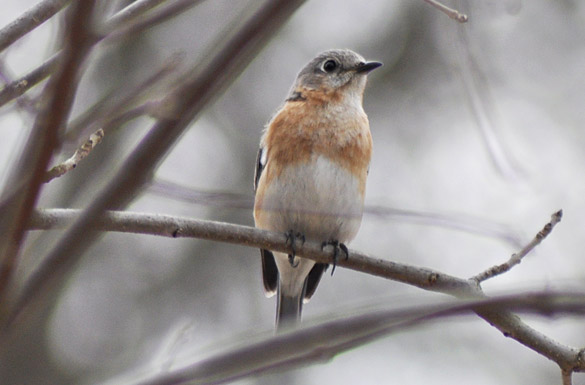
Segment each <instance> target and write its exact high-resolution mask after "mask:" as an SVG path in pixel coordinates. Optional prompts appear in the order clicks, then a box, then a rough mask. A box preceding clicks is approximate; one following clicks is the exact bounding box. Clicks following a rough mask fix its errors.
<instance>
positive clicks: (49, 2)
mask: <svg viewBox="0 0 585 385" xmlns="http://www.w3.org/2000/svg"><path fill="white" fill-rule="evenodd" d="M70 1H71V0H44V1H41V2H40V3H38V4H37V5H35V6H34V7H32V8H31V9H29V10H28V11H26V12H25V13H24V14H22V15H21V16H20V17H19V18H18V19H16V20H14V21H13V22H12V23H10V24H8V25H7V26H5V27H4V28H2V29H0V52H2V51H4V50H5V49H6V48H7V47H8V46H10V45H11V44H12V43H14V42H15V41H17V40H18V39H20V38H21V37H23V36H24V35H26V34H27V33H29V32H30V31H32V30H33V29H35V28H36V27H38V26H39V25H41V24H43V23H44V22H45V21H47V20H49V19H50V18H51V17H53V15H55V14H56V13H57V12H59V11H60V10H61V9H62V8H63V7H65V6H66V5H67V4H68V3H69V2H70Z"/></svg>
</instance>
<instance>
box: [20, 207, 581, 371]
mask: <svg viewBox="0 0 585 385" xmlns="http://www.w3.org/2000/svg"><path fill="white" fill-rule="evenodd" d="M81 213H82V212H81V211H79V210H71V209H53V210H42V211H37V212H36V213H35V215H34V216H33V219H32V223H31V225H32V226H33V227H32V228H34V229H55V228H65V227H68V226H70V225H71V224H72V223H78V221H76V220H77V218H78V216H79V215H81ZM73 226H75V224H73ZM86 229H88V228H86ZM91 230H93V231H95V230H101V231H121V232H130V233H140V234H151V235H159V236H165V237H177V238H178V237H194V238H200V239H207V240H212V241H220V242H226V243H232V244H239V245H243V246H248V247H255V248H264V249H270V250H274V251H281V252H284V253H288V252H290V245H289V244H288V243H287V241H286V236H285V235H284V234H279V233H274V232H270V231H265V230H260V229H255V228H252V227H246V226H239V225H234V224H228V223H220V222H213V221H205V220H197V219H187V218H178V217H171V216H163V215H152V214H137V213H129V212H107V213H106V214H105V215H103V216H101V217H100V219H99V220H95V221H93V222H92V227H91ZM88 231H89V230H88ZM295 246H296V247H295V248H296V252H297V254H298V255H302V256H303V257H305V258H310V259H313V260H315V261H317V262H321V263H331V262H332V259H333V251H332V250H331V248H326V249H325V250H322V249H321V244H320V243H319V242H312V241H306V242H305V243H304V244H303V245H295ZM337 265H338V266H343V267H347V268H349V269H352V270H356V271H360V272H363V273H367V274H370V275H375V276H378V277H382V278H386V279H391V280H394V281H398V282H402V283H406V284H409V285H412V286H416V287H418V288H421V289H424V290H429V291H433V292H439V293H444V294H449V295H451V296H454V297H457V298H462V299H466V300H471V299H482V300H483V299H485V298H486V297H485V295H484V294H483V292H482V290H481V288H480V287H479V285H477V283H476V282H475V281H473V280H467V279H461V278H457V277H454V276H450V275H448V274H445V273H442V272H439V271H436V270H431V269H427V268H422V267H416V266H411V265H406V264H400V263H395V262H391V261H387V260H384V259H377V258H372V257H370V256H368V255H365V254H363V253H360V252H358V251H355V250H350V252H349V257H348V258H347V259H344V258H342V259H339V260H337ZM476 313H477V314H478V315H479V316H480V317H481V318H483V319H484V320H486V321H487V322H488V323H489V324H491V325H492V326H494V327H495V328H497V329H498V330H500V331H501V332H502V333H503V334H504V335H505V336H506V337H510V338H513V339H514V340H516V341H518V342H519V343H521V344H523V345H525V346H527V347H528V348H530V349H532V350H534V351H536V352H537V353H539V354H541V355H543V356H545V357H547V358H548V359H550V360H552V361H554V362H556V363H557V364H558V365H559V366H560V367H561V368H563V369H570V370H579V371H584V370H585V362H584V361H583V360H581V359H580V353H579V350H577V349H575V348H572V347H568V346H566V345H563V344H561V343H559V342H557V341H554V340H552V339H551V338H549V337H547V336H546V335H544V334H542V333H540V332H538V331H537V330H535V329H533V328H531V327H530V326H528V325H527V324H525V323H524V322H522V320H521V319H520V318H519V317H518V316H516V315H515V314H512V313H510V312H509V311H506V310H498V311H494V310H493V309H479V308H478V309H476Z"/></svg>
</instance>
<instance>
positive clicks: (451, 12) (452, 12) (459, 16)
mask: <svg viewBox="0 0 585 385" xmlns="http://www.w3.org/2000/svg"><path fill="white" fill-rule="evenodd" d="M424 1H426V2H427V3H429V4H430V5H432V6H433V7H435V8H437V9H438V10H439V11H441V12H443V13H444V14H445V15H447V16H449V17H450V18H451V19H453V20H457V21H458V22H460V23H465V22H467V20H468V17H467V15H466V14H464V13H461V12H459V11H458V10H456V9H452V8H449V7H447V6H446V5H444V4H441V3H440V2H438V1H436V0H424Z"/></svg>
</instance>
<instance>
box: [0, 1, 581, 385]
mask: <svg viewBox="0 0 585 385" xmlns="http://www.w3.org/2000/svg"><path fill="white" fill-rule="evenodd" d="M35 3H36V2H35V1H30V0H5V1H4V2H3V11H2V12H1V13H0V25H1V26H4V25H6V24H8V23H9V22H11V21H12V20H14V19H15V18H17V17H18V16H19V15H21V14H22V13H23V12H24V11H25V10H26V9H28V8H30V7H31V6H32V5H34V4H35ZM99 3H100V7H101V8H102V10H101V12H102V13H103V14H105V15H108V14H111V13H113V12H115V11H116V10H118V9H120V8H121V7H122V5H123V4H120V2H117V1H106V2H99ZM446 3H447V5H450V6H452V7H454V8H457V9H458V10H460V11H462V12H464V13H467V14H468V15H469V22H468V23H466V24H459V23H457V22H455V21H454V20H451V19H449V18H448V17H447V16H445V15H444V14H442V13H440V12H438V11H437V10H435V9H434V8H432V7H431V6H429V5H428V4H426V3H425V2H424V1H422V0H419V1H412V0H402V1H399V0H392V1H390V0H371V1H368V2H361V1H356V0H345V1H339V0H314V1H309V2H307V3H306V4H305V5H303V6H302V7H301V8H300V9H299V10H298V11H297V12H296V13H295V14H294V16H293V17H292V18H291V19H290V20H289V21H288V22H287V23H286V25H285V26H284V28H283V29H282V30H281V31H280V32H279V33H278V34H277V35H276V36H275V37H274V38H273V40H272V41H271V42H270V43H269V45H268V46H267V47H266V48H265V49H264V50H263V51H262V52H261V53H260V54H259V55H258V56H257V57H256V59H255V60H254V61H253V62H252V63H251V64H250V65H249V66H248V68H247V69H246V71H245V72H243V74H242V75H241V76H240V77H239V78H238V79H237V80H236V82H235V83H234V84H233V86H231V87H230V88H229V89H228V90H227V91H226V92H225V94H224V95H223V96H222V97H221V98H220V99H218V100H217V101H216V102H215V103H214V104H213V105H212V106H211V107H210V108H208V109H207V110H206V111H205V112H204V113H203V114H202V115H201V116H200V118H199V119H198V120H197V121H196V122H194V123H193V124H192V126H191V127H190V129H189V130H188V131H187V132H186V133H185V135H184V136H183V137H182V139H181V140H180V141H179V142H178V144H177V145H176V146H175V148H174V149H173V151H172V152H171V153H170V154H169V155H168V157H167V158H166V160H165V161H164V163H163V164H162V165H161V166H160V167H159V168H158V170H157V172H156V175H155V178H154V180H153V183H152V184H151V186H150V187H148V188H147V189H146V190H145V191H144V192H143V193H142V194H141V195H140V197H139V198H138V199H136V200H135V201H134V203H133V204H132V205H131V207H129V210H132V211H139V212H151V213H161V214H168V215H178V216H186V217H193V218H201V219H212V220H217V221H225V222H231V223H237V224H243V225H250V226H251V225H253V218H252V200H253V191H252V178H253V172H254V161H255V156H256V151H257V148H258V142H259V139H260V135H261V132H262V129H263V127H264V125H265V124H266V122H267V121H268V120H269V119H270V117H271V115H272V114H273V113H274V112H275V111H276V110H277V108H278V107H279V106H280V103H282V101H283V100H284V98H285V97H286V95H287V93H288V90H289V88H290V86H291V85H292V82H293V80H294V79H295V77H296V74H297V72H298V71H299V70H300V69H301V67H303V66H304V65H305V64H306V63H307V62H308V61H309V60H310V59H311V58H313V57H314V56H315V55H316V54H317V53H319V52H320V51H323V50H326V49H330V48H350V49H353V50H355V51H356V52H359V53H360V54H361V55H363V56H364V57H365V58H366V59H370V60H378V61H382V62H384V66H383V67H382V68H380V69H378V70H376V71H374V72H373V73H372V74H371V75H370V76H369V83H368V88H367V90H366V95H365V99H364V108H365V110H366V112H367V114H368V116H369V118H370V123H371V130H372V136H373V140H374V156H373V160H372V164H371V167H370V174H369V179H368V185H367V194H366V205H367V212H366V214H365V215H364V218H363V223H362V227H361V230H360V232H359V234H358V236H357V238H356V239H355V240H354V241H353V243H352V244H351V245H350V246H351V248H354V249H357V250H360V251H362V252H365V253H368V254H370V255H372V256H376V257H379V258H383V259H387V260H391V261H397V262H402V263H408V264H412V265H417V266H424V267H429V268H433V269H437V270H439V271H442V272H445V273H448V274H451V275H455V276H459V277H462V278H466V277H471V276H473V275H475V274H477V273H479V272H481V271H483V270H484V269H486V268H488V267H490V266H492V265H494V264H498V263H502V262H504V261H505V260H507V259H508V258H509V256H510V255H511V254H512V253H514V252H515V251H517V250H519V249H520V248H521V246H522V245H523V244H525V243H527V242H528V241H530V240H531V239H532V237H534V235H535V234H536V232H538V231H539V230H540V229H541V228H542V226H543V225H544V224H545V223H546V222H548V221H549V219H550V215H551V214H552V213H553V212H555V211H556V210H558V209H561V208H562V209H563V210H564V217H563V221H562V223H561V224H560V225H559V226H558V227H557V228H555V230H554V232H553V233H552V234H551V236H550V237H549V238H547V239H546V240H545V242H544V243H543V244H542V245H540V246H539V247H537V248H536V250H535V251H534V252H533V253H532V254H530V255H529V256H528V257H527V258H526V259H525V260H524V261H523V263H522V264H521V265H520V266H518V267H516V268H515V269H513V270H512V271H511V272H509V273H507V274H505V275H503V276H500V277H498V278H495V279H492V280H490V281H488V282H487V283H486V284H485V285H484V288H485V290H486V293H487V294H504V293H512V292H514V293H516V292H519V291H520V292H522V291H534V290H564V289H570V290H580V289H582V288H583V283H584V279H585V265H584V263H583V250H585V237H584V236H583V233H584V231H585V200H584V199H583V197H584V196H585V178H584V177H583V169H584V167H585V152H584V151H583V148H585V130H583V127H584V125H585V112H584V111H585V108H584V102H585V90H584V85H585V78H584V75H583V74H584V69H585V3H584V2H582V1H576V0H560V1H554V2H553V1H545V0H532V1H521V0H500V1H493V0H475V1H465V0H460V1H451V2H446ZM257 7H258V2H257V1H254V0H249V1H245V0H237V1H234V0H215V1H202V2H200V4H198V5H197V6H195V7H193V8H191V9H190V10H189V11H187V12H185V13H183V14H181V15H179V16H177V17H176V18H174V19H171V20H169V21H168V22H166V23H163V24H161V25H159V26H157V27H155V28H152V29H151V30H149V31H148V32H145V33H143V34H141V35H139V36H137V37H136V38H134V39H132V40H130V41H124V42H123V43H120V44H109V45H107V46H103V47H102V46H99V47H98V48H97V49H96V50H95V51H94V52H93V53H92V54H91V56H90V57H89V60H88V62H87V69H86V71H85V74H84V76H83V78H82V79H81V82H80V85H79V90H78V93H77V97H76V101H75V106H74V110H73V114H72V118H75V117H76V116H79V115H80V114H81V113H83V111H85V110H86V109H87V108H88V107H89V106H91V105H92V104H93V103H95V102H96V101H98V100H100V99H101V98H103V97H104V96H105V95H108V94H109V93H112V92H114V93H115V92H117V90H118V87H119V85H120V84H134V83H136V82H139V81H140V80H142V79H145V78H147V77H148V76H149V75H151V74H152V73H153V72H155V71H156V69H157V68H160V67H161V66H162V65H163V64H164V63H165V62H166V61H168V60H169V58H170V57H173V55H176V54H180V55H181V58H182V59H181V60H182V61H183V62H184V65H185V66H186V67H189V66H190V65H193V63H197V62H198V61H200V60H202V59H204V58H203V57H202V56H203V55H204V54H205V53H206V52H207V50H208V49H209V47H211V46H213V45H214V44H217V42H218V41H220V40H221V38H222V36H224V35H225V31H226V30H229V28H230V26H232V25H238V23H240V22H242V21H243V20H244V19H245V18H246V17H248V16H250V15H251V14H252V13H253V11H254V10H255V9H256V8H257ZM61 21H62V17H55V18H53V19H51V20H50V21H49V22H47V23H45V24H44V25H43V26H41V27H40V28H38V29H37V30H35V31H33V32H32V33H30V34H28V35H27V36H26V37H25V38H23V39H21V40H19V41H18V42H17V43H16V44H14V45H13V46H11V47H10V48H9V49H7V50H6V51H4V52H3V53H2V54H1V56H0V65H1V67H0V72H1V74H2V77H3V81H6V79H15V78H18V77H19V76H22V75H24V74H26V73H27V72H29V71H30V70H32V69H34V68H36V67H37V66H38V65H39V64H40V63H42V61H44V60H46V59H47V58H48V57H49V56H50V55H51V54H52V53H54V52H55V47H56V44H57V42H58V40H57V36H58V33H59V31H60V28H61V27H62V26H61V25H60V22H61ZM41 88H42V87H37V88H36V89H34V90H33V91H31V92H30V94H31V96H34V95H35V94H38V92H39V90H40V89H41ZM27 95H28V94H27ZM33 120H34V114H32V113H31V109H30V105H27V103H26V100H25V101H22V100H21V101H20V102H18V103H16V102H12V103H11V104H8V105H5V106H3V107H2V108H0V137H1V138H2V140H0V181H5V180H6V177H7V174H8V171H9V169H10V166H11V164H13V162H14V161H15V159H16V158H17V156H18V154H19V151H20V150H21V149H22V145H23V143H24V141H25V140H26V137H27V134H28V132H29V129H30V127H31V125H32V122H33ZM151 124H152V119H150V118H148V117H144V118H139V119H136V120H134V121H132V122H130V123H128V124H126V125H124V126H122V127H121V128H119V129H118V130H116V131H115V132H113V133H112V134H111V135H107V136H106V137H105V138H104V141H103V142H102V144H100V145H99V146H98V147H97V148H96V149H95V151H94V152H92V154H91V155H90V156H89V157H88V158H87V159H86V160H85V161H83V162H82V163H81V164H80V165H79V167H77V168H76V169H75V170H74V171H72V172H70V173H69V174H67V175H65V176H64V177H62V178H60V179H57V180H55V181H53V182H52V183H50V184H49V185H47V187H46V188H45V189H44V190H43V195H42V197H41V201H40V204H39V205H40V206H41V207H76V208H82V207H84V206H85V205H87V204H88V202H91V200H92V198H93V197H94V196H95V195H96V194H97V193H98V192H99V191H100V189H101V187H103V186H104V184H105V183H106V181H107V180H108V178H109V177H111V176H112V175H113V174H114V173H115V171H116V170H117V167H119V165H120V164H121V162H122V161H123V160H124V158H125V156H127V155H128V154H129V153H130V152H131V150H132V149H133V148H134V146H136V144H137V143H138V142H139V141H140V139H141V138H142V137H143V135H144V134H145V133H146V132H147V130H148V128H149V127H150V126H151ZM68 156H70V154H68V155H67V154H65V155H64V157H63V158H66V157H68ZM60 234H62V233H61V232H59V231H50V232H45V233H40V232H34V233H32V234H31V235H30V236H29V238H28V242H27V244H26V247H25V249H24V251H25V253H24V255H23V257H22V262H21V266H20V270H19V272H20V274H21V275H23V276H24V275H26V272H27V271H29V270H30V269H31V268H32V266H35V265H36V263H38V259H39V258H40V257H41V256H42V255H43V254H42V252H43V251H46V250H47V249H48V248H50V246H51V245H53V244H54V242H55V240H56V239H58V236H59V235H60ZM260 269H261V267H260V258H259V252H258V251H257V250H254V249H250V248H245V247H241V246H233V245H226V244H220V243H213V242H208V241H199V240H188V239H165V238H159V237H152V236H140V235H130V234H117V233H109V234H106V235H104V236H103V237H101V238H100V241H99V242H97V243H95V244H94V246H93V247H92V248H91V249H90V250H89V252H87V253H86V255H85V256H84V258H83V260H82V262H81V263H80V264H79V265H78V266H77V268H76V270H75V273H74V274H73V275H72V276H70V277H69V279H68V282H67V285H66V286H65V288H64V289H63V291H62V293H61V294H60V297H59V301H58V303H57V305H56V306H55V307H54V308H53V309H52V310H51V312H50V314H49V316H48V318H47V319H43V320H37V326H38V327H35V328H29V329H27V330H28V332H27V333H23V334H21V335H19V336H17V337H15V340H14V346H15V348H14V354H13V355H12V356H11V359H10V362H4V363H3V364H2V367H1V372H0V378H1V379H2V381H1V382H2V383H7V384H8V383H22V384H37V383H76V384H94V383H111V384H123V383H126V382H127V380H128V379H129V378H130V379H132V378H135V376H142V375H145V374H148V373H156V372H157V371H164V370H169V369H172V368H174V367H180V366H181V365H184V364H185V363H189V362H193V361H195V360H196V359H198V358H201V357H206V356H208V355H209V354H211V353H212V352H215V351H219V350H221V349H222V348H225V347H229V346H233V345H234V344H237V343H241V342H245V341H247V340H249V339H250V338H255V337H257V336H259V335H269V334H270V333H272V329H273V325H274V317H275V300H274V298H271V299H266V298H265V296H264V294H263V291H262V282H261V272H260ZM444 299H445V297H444V296H442V295H439V294H434V293H427V292H423V291H421V290H419V289H416V288H413V287H410V286H407V285H404V284H398V283H394V282H391V281H387V280H383V279H380V278H375V277H371V276H367V275H364V274H361V273H357V272H353V271H349V270H346V269H343V268H338V269H336V271H335V275H334V276H333V277H330V276H329V275H328V274H327V275H326V276H325V277H324V279H323V280H322V282H321V284H320V287H319V289H318V291H317V293H316V295H315V296H314V297H313V299H312V301H311V302H310V303H309V304H307V305H305V306H304V309H303V310H304V322H307V323H310V322H311V321H312V320H313V321H315V320H322V319H326V318H329V317H333V316H339V315H343V314H352V311H355V309H358V308H360V307H363V306H370V305H376V304H381V303H385V304H390V305H392V306H396V307H401V306H406V305H416V304H417V303H420V304H427V303H431V302H434V301H442V300H444ZM525 318H526V320H527V322H528V323H529V324H530V325H531V326H534V327H535V328H537V329H538V330H540V331H542V332H544V333H546V334H547V335H549V336H550V337H552V338H555V339H558V340H559V341H560V342H561V343H564V344H567V345H570V346H574V347H578V348H579V347H582V346H585V333H584V325H583V322H582V321H583V320H582V319H579V318H572V317H563V318H542V317H525ZM30 330H34V332H31V331H30ZM512 362H513V365H512V364H511V363H512ZM584 380H585V377H584V376H583V375H575V381H576V383H580V381H584ZM431 382H432V383H434V384H452V383H454V382H456V383H473V384H477V385H480V384H517V383H530V384H551V383H560V375H559V370H558V368H557V367H556V365H555V364H554V363H552V362H549V361H547V360H546V359H545V358H543V357H541V356H539V355H538V354H536V353H535V352H533V351H531V350H529V349H527V348H525V347H524V346H522V345H520V344H519V343H517V342H515V341H513V340H511V339H507V338H505V337H504V336H503V335H502V334H501V333H500V332H498V331H497V330H496V329H494V328H492V327H491V326H489V325H488V324H487V323H485V322H484V321H482V320H480V319H478V318H477V317H474V316H468V317H458V318H454V319H449V320H446V321H441V322H437V323H434V324H431V325H427V326H424V327H417V328H415V329H412V330H409V331H408V332H404V333H401V334H397V335H392V336H390V337H388V338H384V339H382V340H380V341H377V342H374V343H370V344H368V345H366V346H364V347H361V348H358V349H354V350H352V351H350V352H347V353H345V354H343V355H340V356H338V357H336V358H335V359H334V360H333V361H331V362H329V363H327V364H324V365H321V364H320V365H315V366H310V367H306V368H302V369H297V370H292V371H287V372H284V373H276V374H270V375H264V376H261V377H258V378H253V379H248V380H245V381H240V382H239V383H242V384H274V383H287V384H324V383H336V384H355V383H361V384H378V383H400V384H421V383H431Z"/></svg>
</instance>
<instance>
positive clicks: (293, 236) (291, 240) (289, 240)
mask: <svg viewBox="0 0 585 385" xmlns="http://www.w3.org/2000/svg"><path fill="white" fill-rule="evenodd" d="M284 235H285V236H286V244H287V245H290V250H291V253H290V254H289V255H288V262H289V263H290V265H291V266H292V267H297V266H298V265H299V261H298V260H297V261H296V263H295V257H296V255H297V250H296V246H295V242H296V240H297V239H298V240H300V241H301V246H302V245H304V244H305V234H302V233H300V232H298V231H297V232H296V233H295V232H294V231H293V230H289V231H287V232H286V233H284Z"/></svg>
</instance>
